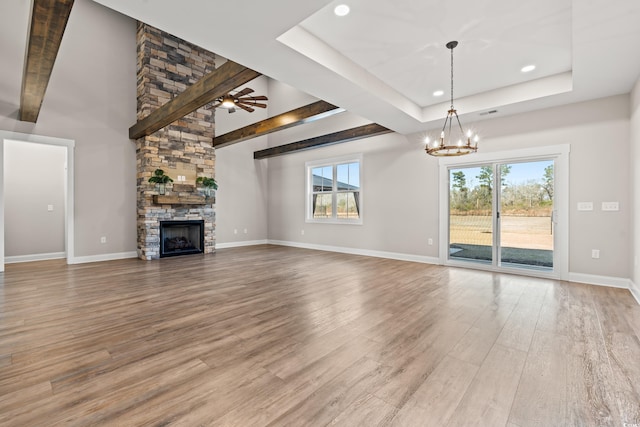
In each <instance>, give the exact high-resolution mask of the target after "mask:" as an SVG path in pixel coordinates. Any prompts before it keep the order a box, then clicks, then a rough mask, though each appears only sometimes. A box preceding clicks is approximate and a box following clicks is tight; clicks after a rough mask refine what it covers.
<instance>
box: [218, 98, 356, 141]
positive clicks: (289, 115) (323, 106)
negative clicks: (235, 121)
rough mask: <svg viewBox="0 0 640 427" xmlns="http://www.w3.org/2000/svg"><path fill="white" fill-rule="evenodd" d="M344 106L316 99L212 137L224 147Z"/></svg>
mask: <svg viewBox="0 0 640 427" xmlns="http://www.w3.org/2000/svg"><path fill="white" fill-rule="evenodd" d="M343 111H344V108H340V107H336V106H335V105H333V104H329V103H328V102H325V101H316V102H314V103H313V104H309V105H305V106H304V107H300V108H296V109H295V110H291V111H287V112H286V113H282V114H278V115H277V116H274V117H271V118H268V119H265V120H262V121H260V122H258V123H254V124H252V125H249V126H245V127H243V128H240V129H237V130H234V131H232V132H229V133H225V134H224V135H220V136H216V137H215V138H213V146H214V147H215V148H222V147H226V146H227V145H231V144H235V143H237V142H241V141H246V140H247V139H251V138H255V137H258V136H262V135H267V134H269V133H272V132H277V131H279V130H283V129H287V128H290V127H293V126H298V125H301V124H303V123H309V122H312V121H314V120H318V119H323V118H325V117H329V116H331V115H333V114H337V113H341V112H343Z"/></svg>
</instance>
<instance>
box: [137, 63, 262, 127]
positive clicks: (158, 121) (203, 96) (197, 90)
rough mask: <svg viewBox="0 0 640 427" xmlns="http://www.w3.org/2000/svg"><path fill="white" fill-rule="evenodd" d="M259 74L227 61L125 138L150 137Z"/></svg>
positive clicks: (152, 114) (146, 119)
mask: <svg viewBox="0 0 640 427" xmlns="http://www.w3.org/2000/svg"><path fill="white" fill-rule="evenodd" d="M260 75H261V74H260V73H258V72H257V71H253V70H251V69H249V68H246V67H243V66H242V65H240V64H236V63H235V62H232V61H227V62H225V63H224V64H223V65H222V66H220V67H219V68H216V69H215V70H213V71H212V72H210V73H209V74H207V75H206V76H204V77H202V78H201V79H200V80H198V81H197V82H195V83H194V84H192V85H191V86H189V87H188V88H186V89H185V90H184V92H182V93H181V94H180V95H178V96H176V97H175V98H173V99H172V100H171V101H169V102H167V103H166V104H164V105H163V106H162V107H160V108H158V109H157V110H155V111H153V112H152V113H151V114H149V115H148V116H147V117H145V118H144V119H142V120H140V121H139V122H138V123H136V124H135V125H133V126H131V128H129V138H131V139H138V138H141V137H143V136H146V135H151V134H152V133H153V132H155V131H157V130H159V129H162V128H163V127H165V126H167V125H169V124H171V123H173V122H174V121H176V120H178V119H180V118H182V117H184V116H186V115H187V114H189V113H191V112H192V111H195V110H197V109H198V108H200V107H202V106H203V105H206V104H208V103H210V102H213V101H215V100H216V99H218V98H220V97H221V96H223V95H225V94H227V93H229V92H230V91H231V90H233V89H235V88H237V87H238V86H241V85H243V84H245V83H247V82H248V81H251V80H253V79H255V78H256V77H258V76H260Z"/></svg>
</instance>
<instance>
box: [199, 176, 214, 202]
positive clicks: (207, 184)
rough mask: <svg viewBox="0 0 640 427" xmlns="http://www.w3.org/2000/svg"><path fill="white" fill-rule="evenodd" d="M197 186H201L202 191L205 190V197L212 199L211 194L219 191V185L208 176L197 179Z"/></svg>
mask: <svg viewBox="0 0 640 427" xmlns="http://www.w3.org/2000/svg"><path fill="white" fill-rule="evenodd" d="M196 184H201V185H202V189H203V190H204V195H205V196H207V197H211V193H212V192H213V191H214V190H217V189H218V183H217V182H216V180H215V179H214V178H209V177H206V176H199V177H198V178H197V179H196Z"/></svg>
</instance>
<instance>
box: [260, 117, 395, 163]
mask: <svg viewBox="0 0 640 427" xmlns="http://www.w3.org/2000/svg"><path fill="white" fill-rule="evenodd" d="M390 132H393V131H392V130H391V129H387V128H386V127H384V126H380V125H379V124H377V123H371V124H368V125H364V126H359V127H357V128H351V129H347V130H342V131H340V132H334V133H330V134H327V135H322V136H316V137H315V138H310V139H305V140H302V141H297V142H292V143H291V144H285V145H280V146H278V147H272V148H267V149H266V150H260V151H255V152H254V153H253V158H254V159H266V158H267V157H275V156H282V155H283V154H289V153H294V152H297V151H303V150H311V149H313V148H320V147H326V146H327V145H333V144H340V143H343V142H349V141H355V140H356V139H362V138H368V137H370V136H376V135H383V134H385V133H390Z"/></svg>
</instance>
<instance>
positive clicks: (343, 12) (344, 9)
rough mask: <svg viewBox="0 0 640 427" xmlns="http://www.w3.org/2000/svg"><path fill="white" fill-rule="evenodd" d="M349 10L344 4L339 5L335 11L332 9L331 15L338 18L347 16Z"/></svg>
mask: <svg viewBox="0 0 640 427" xmlns="http://www.w3.org/2000/svg"><path fill="white" fill-rule="evenodd" d="M350 10H351V9H349V6H347V5H346V4H339V5H337V6H336V8H335V9H333V13H335V14H336V15H338V16H346V15H348V14H349V11H350Z"/></svg>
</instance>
